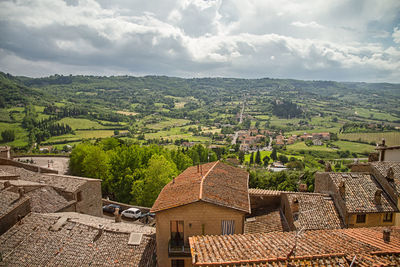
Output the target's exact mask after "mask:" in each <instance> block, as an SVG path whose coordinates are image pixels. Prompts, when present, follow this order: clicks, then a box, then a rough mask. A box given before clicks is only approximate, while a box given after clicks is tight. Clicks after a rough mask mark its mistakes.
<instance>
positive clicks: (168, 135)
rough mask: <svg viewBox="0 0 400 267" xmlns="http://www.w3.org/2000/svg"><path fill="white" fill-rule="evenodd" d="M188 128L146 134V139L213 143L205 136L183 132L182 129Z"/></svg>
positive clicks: (175, 128) (174, 128)
mask: <svg viewBox="0 0 400 267" xmlns="http://www.w3.org/2000/svg"><path fill="white" fill-rule="evenodd" d="M186 128H187V127H173V128H171V129H169V130H166V131H159V132H157V133H148V134H145V138H146V139H161V138H163V139H172V140H176V139H187V140H189V141H197V142H211V138H209V137H204V136H193V135H192V134H191V133H188V132H186V131H185V132H183V131H181V129H186Z"/></svg>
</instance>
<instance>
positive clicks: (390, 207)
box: [328, 172, 398, 213]
mask: <svg viewBox="0 0 400 267" xmlns="http://www.w3.org/2000/svg"><path fill="white" fill-rule="evenodd" d="M328 175H329V176H330V178H331V179H332V181H333V184H334V185H335V186H336V187H337V188H339V184H340V182H341V181H344V184H345V201H344V203H345V205H346V209H347V212H348V213H367V212H368V213H373V212H397V211H398V209H397V207H396V205H395V204H394V203H392V201H391V200H390V199H389V197H388V195H387V194H386V193H385V191H382V198H381V204H376V203H375V201H374V196H375V192H376V191H377V190H378V189H380V190H382V187H381V186H380V185H379V184H378V182H377V181H376V180H375V179H374V178H373V177H372V176H371V174H368V173H356V172H351V173H339V172H336V173H334V172H329V173H328Z"/></svg>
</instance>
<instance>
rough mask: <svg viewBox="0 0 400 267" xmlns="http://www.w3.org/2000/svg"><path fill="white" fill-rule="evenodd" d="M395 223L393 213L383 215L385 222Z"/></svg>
mask: <svg viewBox="0 0 400 267" xmlns="http://www.w3.org/2000/svg"><path fill="white" fill-rule="evenodd" d="M392 221H393V213H390V212H389V213H385V215H383V222H392Z"/></svg>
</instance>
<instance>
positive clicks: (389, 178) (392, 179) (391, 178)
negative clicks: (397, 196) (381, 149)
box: [386, 167, 394, 182]
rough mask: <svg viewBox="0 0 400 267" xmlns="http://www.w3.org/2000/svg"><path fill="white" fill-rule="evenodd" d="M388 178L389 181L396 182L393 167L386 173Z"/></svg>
mask: <svg viewBox="0 0 400 267" xmlns="http://www.w3.org/2000/svg"><path fill="white" fill-rule="evenodd" d="M386 180H388V182H394V171H393V168H392V167H390V168H389V170H388V172H387V174H386Z"/></svg>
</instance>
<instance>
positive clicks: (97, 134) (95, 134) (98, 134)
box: [45, 130, 114, 143]
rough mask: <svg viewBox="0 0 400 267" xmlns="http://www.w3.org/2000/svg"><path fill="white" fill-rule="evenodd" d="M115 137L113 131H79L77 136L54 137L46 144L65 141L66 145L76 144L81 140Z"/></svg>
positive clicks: (76, 132) (76, 133)
mask: <svg viewBox="0 0 400 267" xmlns="http://www.w3.org/2000/svg"><path fill="white" fill-rule="evenodd" d="M113 135H114V131H113V130H81V131H79V130H77V131H75V134H64V135H60V136H53V137H51V138H50V139H48V140H46V141H45V143H51V142H60V141H65V142H66V143H69V142H75V141H78V140H81V139H91V138H106V137H111V136H113Z"/></svg>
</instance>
